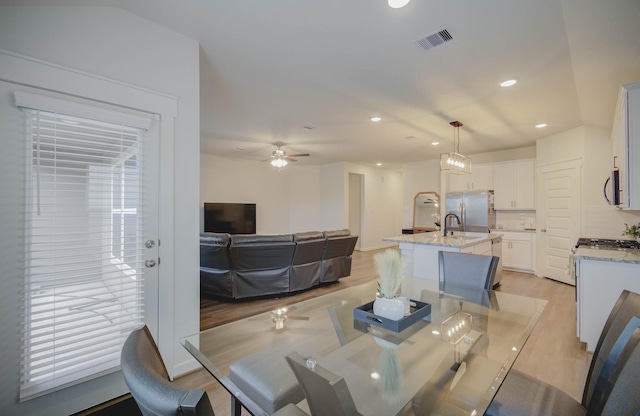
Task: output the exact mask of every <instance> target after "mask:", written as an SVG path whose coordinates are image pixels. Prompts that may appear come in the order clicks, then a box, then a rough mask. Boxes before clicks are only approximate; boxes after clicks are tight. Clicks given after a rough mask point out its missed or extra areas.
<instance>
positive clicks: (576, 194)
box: [538, 161, 582, 285]
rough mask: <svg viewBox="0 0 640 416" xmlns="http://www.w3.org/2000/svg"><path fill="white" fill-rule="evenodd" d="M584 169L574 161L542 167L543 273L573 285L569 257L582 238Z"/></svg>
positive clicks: (540, 191) (540, 188) (579, 163)
mask: <svg viewBox="0 0 640 416" xmlns="http://www.w3.org/2000/svg"><path fill="white" fill-rule="evenodd" d="M581 166H582V162H581V161H571V162H565V163H559V164H553V165H548V166H545V167H543V168H541V169H540V179H541V180H540V185H539V188H538V191H539V196H540V207H539V208H540V220H541V223H540V224H539V231H540V243H539V244H540V246H539V247H540V250H539V253H540V254H539V259H540V261H539V264H540V266H541V267H540V270H541V274H542V275H543V276H545V277H548V278H551V279H554V280H558V281H560V282H564V283H568V284H571V285H575V280H574V278H573V276H572V275H571V274H570V273H569V270H570V268H569V257H570V255H571V248H572V247H573V246H574V245H575V243H576V241H577V239H578V237H579V235H580V175H581V172H580V169H581Z"/></svg>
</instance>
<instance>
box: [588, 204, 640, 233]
mask: <svg viewBox="0 0 640 416" xmlns="http://www.w3.org/2000/svg"><path fill="white" fill-rule="evenodd" d="M584 213H585V214H584V215H585V218H584V222H583V224H584V230H583V231H584V232H583V233H582V237H594V238H615V239H621V238H629V237H623V236H622V231H624V224H625V223H627V224H629V225H631V224H637V223H638V222H640V213H638V212H628V211H620V210H617V209H614V208H611V207H602V206H586V207H585V209H584Z"/></svg>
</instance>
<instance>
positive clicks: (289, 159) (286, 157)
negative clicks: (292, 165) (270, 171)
mask: <svg viewBox="0 0 640 416" xmlns="http://www.w3.org/2000/svg"><path fill="white" fill-rule="evenodd" d="M283 159H285V160H286V161H287V162H297V161H298V159H293V158H291V157H289V156H285V157H283Z"/></svg>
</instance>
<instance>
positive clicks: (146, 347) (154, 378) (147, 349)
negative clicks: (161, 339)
mask: <svg viewBox="0 0 640 416" xmlns="http://www.w3.org/2000/svg"><path fill="white" fill-rule="evenodd" d="M120 366H121V368H122V375H123V376H124V381H125V382H126V383H127V386H128V387H129V390H130V391H131V395H132V396H133V398H134V400H135V401H136V403H137V405H138V407H139V408H140V411H141V412H142V414H143V415H145V416H158V415H162V416H172V415H175V416H179V415H180V416H213V415H214V413H213V408H212V407H211V402H210V401H209V397H208V396H207V393H206V392H205V391H203V390H184V389H181V388H178V387H175V386H173V385H172V384H171V383H170V382H169V374H168V373H167V369H166V367H165V365H164V362H163V361H162V357H161V356H160V352H159V351H158V347H157V346H156V343H155V342H154V341H153V338H152V337H151V333H150V332H149V328H147V326H146V325H145V326H144V327H142V328H140V329H136V330H134V331H132V332H131V334H129V336H128V337H127V339H126V341H125V343H124V345H123V346H122V352H121V355H120Z"/></svg>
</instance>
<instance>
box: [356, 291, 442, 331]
mask: <svg viewBox="0 0 640 416" xmlns="http://www.w3.org/2000/svg"><path fill="white" fill-rule="evenodd" d="M409 302H410V303H411V309H410V312H411V314H410V315H407V316H405V317H404V318H402V319H399V320H397V321H394V320H393V319H388V318H384V317H382V316H379V315H376V314H374V313H373V302H369V303H365V304H364V305H362V306H358V307H357V308H355V309H354V310H353V318H354V319H356V320H358V321H363V322H366V323H368V324H371V325H376V326H380V327H382V328H384V329H388V330H390V331H393V332H402V331H404V330H405V329H407V328H408V327H410V326H411V325H413V324H415V323H416V322H418V321H419V320H421V319H422V318H424V317H426V316H428V315H429V314H431V304H430V303H425V302H420V301H419V300H413V299H410V300H409ZM413 304H415V306H413Z"/></svg>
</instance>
